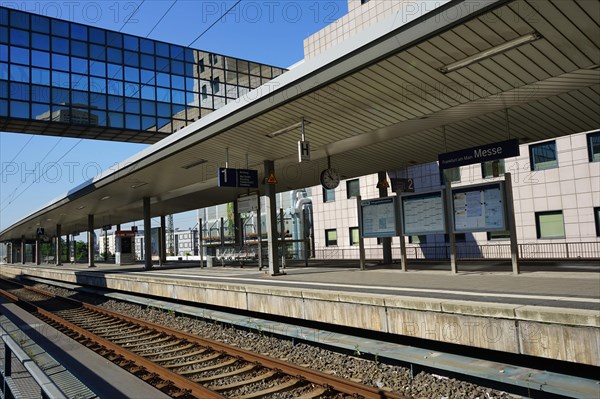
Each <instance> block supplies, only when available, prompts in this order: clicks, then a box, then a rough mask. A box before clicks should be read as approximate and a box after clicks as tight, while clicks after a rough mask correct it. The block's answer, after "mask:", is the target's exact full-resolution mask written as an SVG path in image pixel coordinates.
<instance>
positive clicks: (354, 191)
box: [346, 179, 360, 199]
mask: <svg viewBox="0 0 600 399" xmlns="http://www.w3.org/2000/svg"><path fill="white" fill-rule="evenodd" d="M346 195H347V198H348V199H350V198H356V197H358V196H359V195H360V182H359V181H358V179H354V180H348V181H347V182H346Z"/></svg>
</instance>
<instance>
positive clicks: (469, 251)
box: [315, 242, 600, 260]
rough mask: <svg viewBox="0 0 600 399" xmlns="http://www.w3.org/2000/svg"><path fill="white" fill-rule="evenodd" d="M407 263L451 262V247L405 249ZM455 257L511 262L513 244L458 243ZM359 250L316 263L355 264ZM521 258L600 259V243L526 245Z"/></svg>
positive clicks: (318, 255)
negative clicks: (325, 261) (419, 261)
mask: <svg viewBox="0 0 600 399" xmlns="http://www.w3.org/2000/svg"><path fill="white" fill-rule="evenodd" d="M400 255H401V254H400V248H399V246H398V245H395V246H394V247H392V257H393V258H394V259H400ZM406 255H407V258H408V259H417V260H428V259H430V260H446V259H450V246H449V244H423V245H411V244H408V245H407V247H406ZM456 255H457V258H458V259H463V260H481V259H489V260H506V259H510V244H477V243H457V244H456ZM365 256H366V258H367V259H382V258H383V255H382V249H381V246H377V247H368V248H365ZM358 258H359V252H358V247H355V248H337V247H327V248H320V249H316V250H315V259H331V260H333V259H336V260H338V259H339V260H352V259H358ZM519 258H520V259H525V260H538V259H571V260H573V259H581V260H586V259H600V242H563V243H523V244H519Z"/></svg>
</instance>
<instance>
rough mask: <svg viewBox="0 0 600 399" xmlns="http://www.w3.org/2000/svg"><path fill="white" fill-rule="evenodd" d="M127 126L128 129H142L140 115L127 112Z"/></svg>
mask: <svg viewBox="0 0 600 399" xmlns="http://www.w3.org/2000/svg"><path fill="white" fill-rule="evenodd" d="M125 127H126V128H127V129H134V130H140V116H139V115H130V114H127V116H126V117H125Z"/></svg>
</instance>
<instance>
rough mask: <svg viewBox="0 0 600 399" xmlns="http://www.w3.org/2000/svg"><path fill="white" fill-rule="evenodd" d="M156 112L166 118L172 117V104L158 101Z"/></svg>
mask: <svg viewBox="0 0 600 399" xmlns="http://www.w3.org/2000/svg"><path fill="white" fill-rule="evenodd" d="M156 105H157V110H156V114H157V115H158V116H162V117H164V118H171V116H172V115H171V105H170V104H165V103H157V104H156Z"/></svg>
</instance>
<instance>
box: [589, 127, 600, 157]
mask: <svg viewBox="0 0 600 399" xmlns="http://www.w3.org/2000/svg"><path fill="white" fill-rule="evenodd" d="M587 138H588V152H589V155H590V162H600V132H598V133H590V134H588V135H587Z"/></svg>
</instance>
